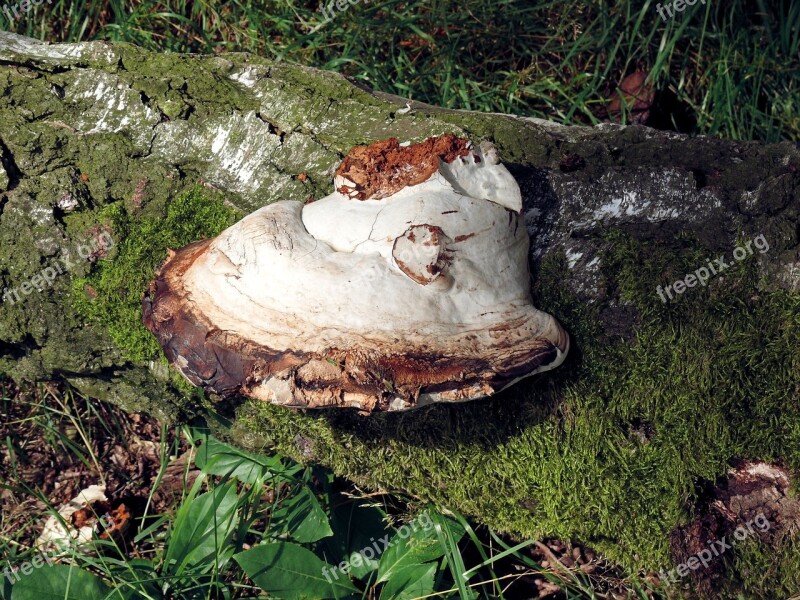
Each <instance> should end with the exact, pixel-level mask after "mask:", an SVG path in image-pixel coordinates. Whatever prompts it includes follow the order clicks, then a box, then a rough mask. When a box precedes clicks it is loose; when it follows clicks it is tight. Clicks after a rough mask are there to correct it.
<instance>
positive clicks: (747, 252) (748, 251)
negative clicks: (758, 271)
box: [656, 234, 769, 304]
mask: <svg viewBox="0 0 800 600" xmlns="http://www.w3.org/2000/svg"><path fill="white" fill-rule="evenodd" d="M753 245H755V247H756V249H757V250H758V251H759V252H760V253H761V254H764V253H765V252H767V251H769V243H767V239H766V238H765V237H764V234H761V235H759V236H756V237H755V238H753V239H752V240H750V241H749V242H747V243H746V244H744V245H743V246H737V247H736V249H734V251H733V259H734V260H732V261H730V262H726V261H725V257H724V256H720V257H719V258H717V259H714V260H713V261H710V260H709V261H708V267H700V268H699V269H697V270H696V271H695V272H694V273H688V274H687V275H686V276H685V277H684V278H683V279H679V280H678V281H676V282H675V283H671V284H669V285H667V286H665V287H663V288H662V287H661V286H660V285H659V286H658V287H657V288H656V293H657V294H658V297H659V298H661V302H663V303H664V304H666V303H667V296H668V297H669V299H670V300H672V299H673V296H672V293H673V292H675V294H676V295H680V294H682V293H683V292H685V291H686V290H687V289H689V288H693V287H695V286H696V285H697V284H698V283H699V284H700V285H701V286H703V287H705V285H706V284H707V283H708V280H709V279H711V277H712V276H716V275H719V274H720V273H721V272H722V271H724V270H725V269H727V268H728V267H730V266H731V265H733V264H734V261H735V262H741V261H743V260H744V259H745V258H747V257H748V256H752V255H753Z"/></svg>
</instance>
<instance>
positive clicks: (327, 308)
mask: <svg viewBox="0 0 800 600" xmlns="http://www.w3.org/2000/svg"><path fill="white" fill-rule="evenodd" d="M334 183H335V188H336V190H335V191H334V192H333V193H332V194H330V195H329V196H327V197H325V198H322V199H321V200H318V201H316V202H313V203H309V204H305V205H304V204H303V203H301V202H295V201H280V202H275V203H273V204H270V205H268V206H265V207H264V208H261V209H259V210H257V211H255V212H254V213H252V214H250V215H248V216H247V217H245V218H244V219H242V220H241V221H239V222H238V223H236V224H235V225H233V226H232V227H230V228H228V229H227V230H225V231H223V232H222V233H221V234H220V235H219V236H218V237H216V238H214V239H211V240H203V241H199V242H195V243H193V244H190V245H189V246H186V247H184V248H182V249H180V250H178V251H176V252H170V256H169V258H168V259H167V261H166V263H165V264H164V265H163V266H162V268H161V270H160V271H159V273H158V275H157V277H156V279H155V280H154V281H153V282H152V284H151V286H150V290H149V292H148V293H147V295H146V296H145V298H144V300H143V308H144V322H145V324H146V325H147V327H148V329H150V331H151V332H152V333H153V334H155V336H156V337H157V338H158V341H159V342H160V344H161V346H162V347H163V349H164V352H165V353H166V356H167V358H168V359H169V361H170V362H171V363H172V364H173V365H174V366H175V367H176V368H177V369H178V370H179V371H180V372H181V373H182V374H183V376H184V377H185V378H186V379H187V380H188V381H189V382H191V383H192V384H193V385H196V386H203V387H205V388H207V389H209V390H210V391H213V392H215V393H217V394H220V395H223V396H230V395H234V394H244V395H246V396H249V397H252V398H256V399H260V400H264V401H268V402H272V403H275V404H281V405H286V406H294V407H311V408H317V407H326V406H348V407H355V408H358V409H361V410H362V411H381V410H401V409H406V408H412V407H415V406H421V405H423V404H428V403H430V402H437V401H461V400H470V399H474V398H479V397H483V396H488V395H491V394H493V393H495V392H498V391H500V390H502V389H504V388H506V387H508V386H509V385H511V384H513V383H515V382H516V381H518V380H520V379H522V378H523V377H528V376H530V375H533V374H534V373H538V372H541V371H545V370H548V369H552V368H554V367H556V366H558V365H559V364H561V362H562V361H563V360H564V358H565V356H566V353H567V350H568V347H569V337H568V336H567V333H566V332H565V331H564V329H563V328H562V327H561V325H560V324H559V323H558V322H557V321H556V320H555V319H554V318H553V317H552V316H550V315H549V314H546V313H544V312H542V311H539V310H537V309H536V308H535V307H534V306H533V304H532V300H531V293H530V275H529V269H528V244H529V241H528V233H527V231H526V229H525V225H524V222H523V218H522V197H521V193H520V189H519V186H518V185H517V183H516V181H515V180H514V178H513V177H512V175H511V174H510V173H509V171H508V170H507V169H506V168H505V166H503V165H502V164H501V163H500V161H499V159H498V156H497V152H496V151H495V149H494V147H493V146H492V145H491V144H490V143H488V142H484V143H482V144H481V145H480V146H473V145H472V144H471V143H470V142H468V141H467V140H464V139H460V138H458V137H456V136H454V135H443V136H440V137H434V138H429V139H427V140H425V141H423V142H420V143H418V144H412V145H403V144H399V143H398V141H397V140H396V139H389V140H384V141H380V142H376V143H374V144H371V145H369V146H357V147H355V148H353V150H352V151H351V152H350V153H349V154H348V155H347V156H346V157H345V159H344V161H343V162H342V164H341V165H340V167H339V168H338V170H337V171H336V175H335V180H334Z"/></svg>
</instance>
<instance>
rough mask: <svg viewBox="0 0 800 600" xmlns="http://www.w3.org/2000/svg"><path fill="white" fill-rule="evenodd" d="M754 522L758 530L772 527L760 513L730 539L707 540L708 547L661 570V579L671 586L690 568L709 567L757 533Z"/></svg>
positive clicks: (684, 575) (685, 574) (737, 529)
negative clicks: (749, 536) (683, 560)
mask: <svg viewBox="0 0 800 600" xmlns="http://www.w3.org/2000/svg"><path fill="white" fill-rule="evenodd" d="M753 524H755V525H756V527H758V530H759V531H760V532H761V533H764V532H766V531H767V530H769V528H770V523H769V519H767V517H765V516H764V513H758V516H757V517H756V518H755V519H751V520H749V521H748V522H747V523H745V524H744V525H739V527H737V528H736V530H735V531H734V532H733V536H732V539H731V540H730V541H728V536H723V537H722V539H719V540H715V541H713V542H712V541H711V540H709V541H708V542H706V543H707V544H708V547H706V548H703V549H702V550H701V551H700V552H698V553H697V554H695V555H693V556H690V557H689V558H688V559H687V560H686V562H684V563H681V564H679V565H678V566H677V567H675V568H674V569H672V570H671V571H668V572H664V571H661V572H660V573H659V574H658V577H659V579H661V582H662V583H664V584H665V585H668V586H669V585H672V584H674V583H679V582H680V580H681V579H682V578H683V577H686V576H687V575H688V574H689V571H690V570H692V571H696V570H697V569H699V568H700V565H702V566H703V568H706V567H708V565H709V563H710V562H711V561H712V560H714V559H715V558H717V557H719V556H721V555H722V554H723V553H724V552H725V551H726V550H730V549H731V548H732V547H733V546H735V545H736V544H737V543H739V542H741V541H743V540H745V539H747V536H748V535H753V534H755V531H753ZM676 575H677V577H676Z"/></svg>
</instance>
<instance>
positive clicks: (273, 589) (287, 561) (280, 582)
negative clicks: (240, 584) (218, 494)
mask: <svg viewBox="0 0 800 600" xmlns="http://www.w3.org/2000/svg"><path fill="white" fill-rule="evenodd" d="M233 559H234V560H235V561H236V562H237V563H239V566H241V567H242V569H244V572H245V573H247V576H248V577H249V578H250V579H252V580H253V581H254V582H255V584H256V585H257V586H258V587H260V588H261V589H262V590H264V591H265V592H269V593H270V594H271V595H273V596H276V597H278V598H286V599H288V600H293V599H294V598H298V599H300V598H344V597H346V596H348V595H350V594H353V593H360V592H359V590H358V589H357V588H356V587H355V586H354V585H353V584H352V583H351V582H350V579H349V577H348V576H347V575H346V574H344V573H342V572H341V571H339V570H336V569H335V568H334V567H332V566H331V565H329V564H328V563H326V562H324V561H323V560H320V558H319V557H317V555H316V554H314V553H313V552H311V551H310V550H307V549H305V548H303V547H302V546H298V545H296V544H292V543H290V542H275V543H272V544H263V545H260V546H256V547H255V548H253V549H252V550H247V551H246V552H241V553H239V554H237V555H236V556H234V557H233Z"/></svg>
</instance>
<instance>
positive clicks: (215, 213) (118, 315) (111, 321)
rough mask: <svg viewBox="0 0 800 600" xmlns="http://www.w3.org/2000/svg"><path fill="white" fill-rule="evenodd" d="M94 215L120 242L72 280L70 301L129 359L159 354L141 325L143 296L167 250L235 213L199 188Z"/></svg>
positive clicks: (215, 228) (206, 233)
mask: <svg viewBox="0 0 800 600" xmlns="http://www.w3.org/2000/svg"><path fill="white" fill-rule="evenodd" d="M98 216H99V219H100V221H101V222H105V223H106V225H107V227H109V228H110V230H111V231H112V236H113V238H114V239H115V240H121V241H120V242H118V244H117V246H116V247H115V248H114V253H113V254H112V256H111V257H110V259H109V260H104V261H100V262H99V263H98V264H97V267H96V268H95V269H94V270H93V271H92V272H91V273H90V274H89V275H87V276H86V277H81V278H76V279H74V280H73V283H72V302H73V305H74V306H75V308H76V309H77V310H78V311H79V313H80V314H82V315H84V316H85V317H88V318H90V319H92V320H93V321H95V322H96V323H98V324H100V325H102V327H103V328H104V329H105V330H106V331H108V333H109V335H110V336H111V339H112V340H113V341H114V343H115V344H116V345H117V346H118V347H119V348H121V349H122V351H123V352H124V354H125V356H126V357H127V358H129V359H131V360H149V359H153V358H155V357H156V356H158V355H159V354H160V349H159V346H158V343H157V342H156V339H155V338H154V337H153V335H152V334H151V333H150V332H149V331H147V329H146V328H145V326H144V325H143V324H142V304H141V302H142V295H143V294H144V291H145V290H146V289H147V286H148V284H149V282H150V281H151V280H152V279H153V277H154V275H155V272H156V269H157V268H158V266H159V265H160V264H161V263H162V262H164V260H165V259H166V257H167V250H168V249H170V248H173V249H175V248H180V247H182V246H185V245H186V244H188V243H190V242H193V241H196V240H199V239H203V238H208V237H213V236H215V235H217V234H218V233H219V232H220V231H222V230H223V229H225V228H226V227H228V226H230V225H232V224H233V223H234V221H235V219H236V213H235V212H234V211H233V210H232V209H230V208H228V207H227V206H225V204H224V203H223V198H222V196H220V195H218V194H213V195H212V194H210V193H209V192H208V191H207V190H204V189H202V188H199V187H198V188H194V189H192V190H189V191H187V192H185V193H183V194H181V195H179V196H178V197H176V198H175V199H174V200H172V201H171V202H168V203H164V204H153V205H149V206H148V207H147V208H146V210H145V211H144V212H143V213H142V214H140V215H135V214H131V213H129V212H128V211H127V210H126V209H125V207H124V206H123V204H122V203H121V202H116V203H114V204H110V205H108V206H106V207H104V208H103V209H102V210H101V211H100V212H99V215H98Z"/></svg>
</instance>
